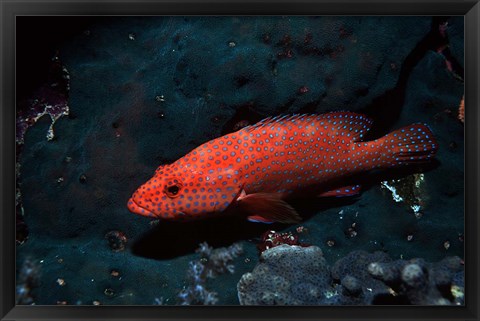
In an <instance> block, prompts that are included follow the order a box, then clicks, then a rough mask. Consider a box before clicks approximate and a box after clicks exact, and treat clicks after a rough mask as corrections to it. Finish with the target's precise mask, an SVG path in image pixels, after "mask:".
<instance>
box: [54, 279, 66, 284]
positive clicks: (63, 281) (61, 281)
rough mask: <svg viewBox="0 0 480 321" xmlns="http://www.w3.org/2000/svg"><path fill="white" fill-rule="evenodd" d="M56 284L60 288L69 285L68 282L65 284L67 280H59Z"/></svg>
mask: <svg viewBox="0 0 480 321" xmlns="http://www.w3.org/2000/svg"><path fill="white" fill-rule="evenodd" d="M56 282H57V284H58V285H60V286H65V285H66V284H67V282H65V280H64V279H62V278H58V279H57V281H56Z"/></svg>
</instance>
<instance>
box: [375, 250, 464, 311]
mask: <svg viewBox="0 0 480 321" xmlns="http://www.w3.org/2000/svg"><path fill="white" fill-rule="evenodd" d="M368 272H369V273H370V274H371V275H372V276H373V277H374V278H376V279H378V280H380V281H382V282H383V283H385V284H386V285H388V286H389V287H391V289H392V290H393V292H392V293H391V295H392V296H395V297H397V300H400V301H402V302H405V303H407V304H414V305H461V304H463V296H464V290H463V289H464V279H463V278H464V277H463V275H464V272H463V263H462V260H461V259H460V258H459V257H456V256H452V257H446V258H445V259H443V260H441V261H440V262H436V263H428V262H426V261H425V260H423V259H411V260H408V261H406V260H396V261H393V262H383V263H382V262H376V263H371V264H370V265H369V266H368ZM384 299H385V298H384Z"/></svg>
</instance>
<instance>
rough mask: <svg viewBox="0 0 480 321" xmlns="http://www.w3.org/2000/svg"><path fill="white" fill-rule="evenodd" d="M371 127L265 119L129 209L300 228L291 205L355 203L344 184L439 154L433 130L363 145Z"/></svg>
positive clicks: (197, 156) (357, 119)
mask: <svg viewBox="0 0 480 321" xmlns="http://www.w3.org/2000/svg"><path fill="white" fill-rule="evenodd" d="M371 124H372V121H371V120H370V119H369V118H368V117H366V116H364V115H361V114H356V113H353V112H331V113H326V114H322V115H293V116H282V117H274V118H267V119H264V120H262V121H260V122H258V123H257V124H255V125H252V126H248V127H245V128H243V129H241V130H239V131H237V132H234V133H231V134H228V135H225V136H222V137H219V138H216V139H213V140H211V141H209V142H207V143H205V144H203V145H201V146H199V147H197V148H195V149H194V150H192V151H191V152H189V153H188V154H187V155H185V156H184V157H182V158H180V159H178V160H177V161H175V162H174V163H172V164H170V165H162V166H160V167H158V168H157V170H156V171H155V174H154V176H153V177H152V178H151V179H150V180H148V181H147V182H146V183H145V184H143V185H142V186H140V188H138V189H137V190H136V191H135V193H134V194H133V196H132V197H131V198H130V199H129V201H128V208H129V210H130V211H132V212H133V213H136V214H140V215H144V216H149V217H156V218H162V219H170V220H178V219H193V218H203V217H208V216H211V215H212V214H214V213H217V214H218V213H222V212H224V211H225V210H226V209H227V208H230V207H238V208H240V209H241V211H240V212H242V213H245V215H246V216H247V218H248V219H249V220H251V221H257V222H265V223H269V222H275V221H276V222H283V223H293V222H298V221H300V216H299V215H298V213H297V212H296V211H295V209H293V208H292V207H291V206H290V205H289V204H288V203H287V202H285V199H288V198H289V197H293V196H298V195H302V196H303V195H308V194H312V193H314V195H318V196H348V195H355V194H357V193H358V192H359V190H360V186H359V185H354V186H338V183H341V182H342V180H344V179H345V178H347V177H351V176H352V175H355V174H361V173H363V172H367V171H369V170H373V169H386V168H392V167H397V166H403V165H408V164H412V163H418V162H426V161H428V160H429V159H431V158H432V157H433V156H434V155H435V153H436V151H437V144H436V142H435V138H434V137H433V134H432V132H431V131H430V129H429V128H428V126H427V125H424V124H412V125H410V126H407V127H404V128H401V129H398V130H395V131H394V132H392V133H389V134H387V135H385V136H383V137H381V138H379V139H377V140H373V141H368V142H362V138H363V137H364V135H365V133H366V132H367V131H368V129H369V128H370V126H371ZM335 182H337V188H333V189H332V186H335V185H334V184H335ZM332 184H333V185H332ZM234 205H235V206H234ZM227 212H229V211H227Z"/></svg>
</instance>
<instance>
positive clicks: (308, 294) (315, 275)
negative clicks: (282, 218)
mask: <svg viewBox="0 0 480 321" xmlns="http://www.w3.org/2000/svg"><path fill="white" fill-rule="evenodd" d="M330 283H331V277H330V271H329V267H328V264H327V262H326V260H325V258H324V257H323V253H322V250H321V249H320V248H319V247H317V246H309V247H301V246H296V245H287V244H282V245H279V246H276V247H273V248H270V249H267V250H265V251H263V253H262V254H261V256H260V263H259V264H258V265H257V266H256V267H255V268H254V270H253V271H252V272H251V273H246V274H244V275H243V276H242V278H241V279H240V281H239V282H238V285H237V290H238V299H239V301H240V304H242V305H318V304H326V303H327V302H328V301H329V299H328V298H329V296H330Z"/></svg>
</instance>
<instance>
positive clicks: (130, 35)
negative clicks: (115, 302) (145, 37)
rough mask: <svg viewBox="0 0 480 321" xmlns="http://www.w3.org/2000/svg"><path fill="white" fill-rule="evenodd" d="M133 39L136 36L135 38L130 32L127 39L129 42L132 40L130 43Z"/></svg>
mask: <svg viewBox="0 0 480 321" xmlns="http://www.w3.org/2000/svg"><path fill="white" fill-rule="evenodd" d="M135 37H136V36H135V34H134V33H133V32H131V33H129V34H128V39H130V40H132V41H133V40H135Z"/></svg>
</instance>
